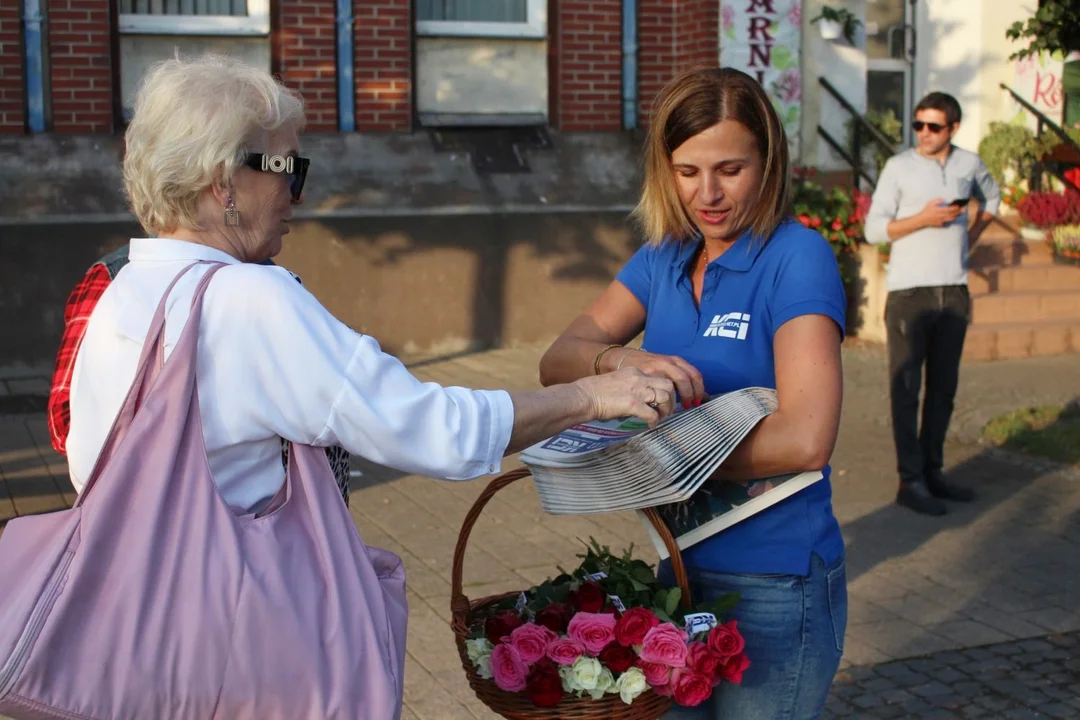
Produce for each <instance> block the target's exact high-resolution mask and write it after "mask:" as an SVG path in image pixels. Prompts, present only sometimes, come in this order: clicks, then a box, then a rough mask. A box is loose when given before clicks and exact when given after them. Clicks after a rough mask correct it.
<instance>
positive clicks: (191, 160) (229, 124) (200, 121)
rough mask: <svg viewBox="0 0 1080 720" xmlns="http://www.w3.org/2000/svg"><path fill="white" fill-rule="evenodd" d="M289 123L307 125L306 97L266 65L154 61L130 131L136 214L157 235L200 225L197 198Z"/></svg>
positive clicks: (127, 176)
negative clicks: (275, 77) (268, 71)
mask: <svg viewBox="0 0 1080 720" xmlns="http://www.w3.org/2000/svg"><path fill="white" fill-rule="evenodd" d="M286 125H291V126H293V127H295V128H296V130H297V132H299V131H300V130H301V129H302V128H303V125H304V104H303V101H302V100H301V99H300V97H299V95H297V94H296V93H294V92H292V91H291V90H289V89H287V88H286V87H284V86H283V85H282V84H281V83H279V82H277V81H276V80H275V79H274V78H273V77H271V76H270V74H269V73H267V72H265V71H263V70H260V69H258V68H255V67H252V66H250V65H247V64H245V63H243V62H241V61H239V60H237V59H235V58H232V57H229V56H227V55H214V54H206V55H201V56H199V57H196V58H191V59H184V58H181V57H180V56H179V55H177V56H176V57H175V58H174V59H171V60H165V61H163V62H159V63H157V64H155V65H153V66H152V67H151V68H150V69H149V70H148V71H147V72H146V75H145V77H144V78H143V80H142V85H141V87H140V88H139V91H138V94H137V95H136V97H135V112H134V115H133V117H132V119H131V123H130V124H129V125H128V129H127V133H126V134H125V136H124V140H125V144H126V149H125V154H124V191H125V192H126V193H127V197H128V202H129V203H130V205H131V211H132V212H133V213H134V214H135V216H136V217H137V218H138V219H139V222H140V223H141V224H142V226H143V228H145V229H146V231H147V232H149V233H151V234H158V233H162V232H166V231H169V230H173V229H175V228H178V227H184V228H190V229H199V228H198V223H197V216H198V202H199V195H200V194H201V193H202V192H203V191H204V190H205V189H206V188H207V187H209V186H210V185H211V184H212V183H213V182H214V181H215V180H219V181H221V182H222V183H223V184H225V185H229V184H230V183H231V181H232V175H233V172H234V171H235V170H236V168H237V167H238V166H239V164H240V163H242V162H243V160H244V156H245V154H246V153H247V152H248V151H249V150H251V149H253V148H254V149H262V148H261V146H262V145H263V144H264V143H265V137H266V133H268V132H273V131H275V130H277V129H279V128H281V127H283V126H286Z"/></svg>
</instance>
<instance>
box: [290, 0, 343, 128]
mask: <svg viewBox="0 0 1080 720" xmlns="http://www.w3.org/2000/svg"><path fill="white" fill-rule="evenodd" d="M278 13H279V14H278V15H277V16H276V17H275V20H276V21H278V22H279V23H280V24H279V25H278V27H277V28H276V31H277V33H278V38H277V53H278V57H277V58H276V60H277V68H276V69H277V71H278V72H279V73H280V74H281V80H282V82H284V83H285V84H286V85H287V86H288V87H290V88H293V89H294V90H296V91H298V92H299V93H300V94H301V95H303V96H304V108H305V110H306V112H307V121H308V122H307V129H308V130H309V131H316V132H318V131H326V132H334V131H336V130H337V129H338V111H337V40H336V31H337V30H336V27H335V24H334V0H280V5H279V7H278Z"/></svg>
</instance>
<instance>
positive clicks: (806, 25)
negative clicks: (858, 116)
mask: <svg viewBox="0 0 1080 720" xmlns="http://www.w3.org/2000/svg"><path fill="white" fill-rule="evenodd" d="M823 4H824V0H806V3H805V5H804V6H803V45H802V48H803V50H802V52H803V76H802V81H803V112H802V118H803V121H802V152H801V153H800V154H801V157H800V158H799V159H798V162H799V164H802V165H809V166H813V167H817V168H819V169H821V170H826V171H827V170H842V169H846V168H848V167H849V166H848V165H847V164H846V163H844V161H843V160H841V159H840V156H839V155H837V154H836V153H835V152H834V151H833V150H832V149H831V148H830V147H829V146H828V145H827V144H826V142H825V141H824V140H822V139H821V137H820V136H819V135H818V124H819V123H820V124H821V126H822V127H823V128H825V130H826V131H827V132H828V133H829V134H830V135H831V136H832V137H833V138H834V139H836V141H837V142H839V143H841V144H842V145H843V144H844V143H845V142H846V137H847V134H846V130H845V127H844V122H845V121H846V120H848V118H850V117H851V116H850V115H849V114H848V113H847V112H846V111H845V110H844V109H843V108H842V107H841V106H840V105H839V103H837V102H836V101H835V100H834V99H833V98H832V96H831V95H829V94H828V93H827V92H826V91H825V90H824V89H822V88H821V86H820V85H819V84H818V78H820V77H824V78H826V79H827V80H829V82H831V83H832V85H833V86H834V87H835V88H836V89H837V90H839V91H840V94H841V95H843V96H844V98H845V99H846V100H847V101H848V102H849V103H851V104H852V105H853V106H854V107H855V109H856V110H858V111H859V112H860V113H865V112H866V51H865V45H866V39H865V37H864V35H863V33H862V32H861V30H860V32H859V34H858V35H857V36H856V38H855V41H856V42H855V47H852V46H851V45H848V43H847V41H846V40H844V39H840V40H836V41H832V42H829V41H825V40H822V39H821V33H820V32H819V31H818V26H817V24H816V23H814V24H811V23H810V21H811V20H812V19H814V18H815V17H817V16H818V14H819V13H820V12H821V6H822V5H823ZM830 4H831V5H833V6H834V7H841V6H842V7H846V8H847V9H849V10H851V12H853V13H854V14H855V16H856V17H858V18H859V19H860V20H862V21H864V22H865V20H866V3H865V2H864V1H863V0H840V1H839V2H837V1H835V0H830Z"/></svg>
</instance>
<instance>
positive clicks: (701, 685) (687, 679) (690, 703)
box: [671, 669, 713, 707]
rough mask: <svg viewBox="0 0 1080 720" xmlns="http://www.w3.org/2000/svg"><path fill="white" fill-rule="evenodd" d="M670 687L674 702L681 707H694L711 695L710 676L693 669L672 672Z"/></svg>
mask: <svg viewBox="0 0 1080 720" xmlns="http://www.w3.org/2000/svg"><path fill="white" fill-rule="evenodd" d="M671 688H672V690H674V695H675V702H677V703H679V704H680V705H682V706H683V707H694V706H696V705H700V704H701V703H703V702H705V700H707V699H708V698H709V696H710V695H712V689H713V684H712V677H711V676H708V675H702V674H701V673H699V672H695V671H693V670H687V669H684V670H675V671H674V672H673V673H672V678H671Z"/></svg>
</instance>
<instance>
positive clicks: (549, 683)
mask: <svg viewBox="0 0 1080 720" xmlns="http://www.w3.org/2000/svg"><path fill="white" fill-rule="evenodd" d="M562 696H563V688H562V678H560V677H559V666H558V665H556V664H555V663H553V662H551V661H550V660H548V659H547V658H544V659H542V660H539V661H538V662H537V663H536V664H535V665H533V667H532V670H530V671H529V677H528V678H527V679H526V680H525V697H527V698H529V700H530V701H531V702H532V704H533V705H536V706H537V707H552V706H554V705H558V704H559V701H560V700H562Z"/></svg>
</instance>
